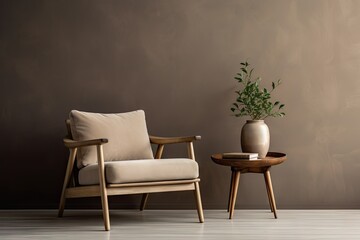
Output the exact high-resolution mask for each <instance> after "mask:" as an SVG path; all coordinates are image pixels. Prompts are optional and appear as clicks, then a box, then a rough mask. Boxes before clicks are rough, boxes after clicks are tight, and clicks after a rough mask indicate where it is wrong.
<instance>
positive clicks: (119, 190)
mask: <svg viewBox="0 0 360 240" xmlns="http://www.w3.org/2000/svg"><path fill="white" fill-rule="evenodd" d="M66 123H67V127H68V137H67V138H64V144H65V146H66V147H67V148H69V151H70V155H69V160H68V164H67V168H66V174H65V180H64V185H63V188H62V192H61V198H60V205H59V212H58V217H62V216H63V212H64V207H65V201H66V199H67V198H81V197H95V196H100V197H101V203H102V212H103V218H104V226H105V230H106V231H109V230H110V217H109V206H108V196H112V195H127V194H141V193H142V194H143V196H142V200H141V205H140V210H141V211H142V210H144V208H145V205H146V202H147V199H148V196H149V193H155V192H172V191H188V190H190V191H194V194H195V198H196V206H197V212H198V217H199V221H200V222H201V223H203V222H204V214H203V209H202V202H201V195H200V186H199V182H200V179H199V178H196V179H190V180H173V181H161V182H139V183H123V184H108V183H106V180H105V179H106V178H105V166H104V154H103V145H104V144H106V143H107V142H108V140H107V139H105V138H101V139H93V140H87V141H74V140H72V136H71V131H69V130H70V129H69V124H70V122H69V120H67V121H66ZM200 139H201V137H200V136H191V137H172V138H163V137H155V136H150V142H151V143H152V144H157V145H158V147H157V150H156V154H155V159H160V158H161V157H162V154H163V151H164V146H165V145H166V144H175V143H186V144H187V149H188V157H189V158H190V159H193V160H194V161H195V154H194V145H193V142H194V141H195V140H200ZM85 146H93V147H96V150H97V159H98V165H99V183H100V184H99V185H90V186H78V185H77V184H76V183H75V182H76V181H74V175H75V170H76V167H74V164H75V159H76V154H77V150H78V148H81V147H85Z"/></svg>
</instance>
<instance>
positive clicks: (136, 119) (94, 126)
mask: <svg viewBox="0 0 360 240" xmlns="http://www.w3.org/2000/svg"><path fill="white" fill-rule="evenodd" d="M70 126H71V133H72V135H73V138H74V140H80V141H82V140H90V139H97V138H107V139H108V140H109V142H108V143H107V144H105V145H104V160H105V161H114V160H116V161H118V160H133V159H153V158H154V157H153V152H152V150H151V145H150V140H149V135H148V132H147V127H146V121H145V113H144V111H142V110H138V111H133V112H127V113H118V114H101V113H89V112H81V111H76V110H72V111H71V112H70ZM94 163H97V154H96V147H94V146H91V147H84V148H80V149H79V150H78V154H77V165H78V167H79V168H82V167H84V166H87V165H90V164H94Z"/></svg>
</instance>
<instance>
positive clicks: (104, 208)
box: [97, 145, 110, 231]
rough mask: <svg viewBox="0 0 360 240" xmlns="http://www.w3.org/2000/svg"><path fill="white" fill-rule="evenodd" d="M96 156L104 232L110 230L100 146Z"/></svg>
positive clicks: (101, 148)
mask: <svg viewBox="0 0 360 240" xmlns="http://www.w3.org/2000/svg"><path fill="white" fill-rule="evenodd" d="M97 155H98V163H99V180H100V194H101V204H102V211H103V218H104V226H105V230H106V231H109V230H110V217H109V204H108V196H107V190H106V181H105V166H104V155H103V147H102V145H98V146H97Z"/></svg>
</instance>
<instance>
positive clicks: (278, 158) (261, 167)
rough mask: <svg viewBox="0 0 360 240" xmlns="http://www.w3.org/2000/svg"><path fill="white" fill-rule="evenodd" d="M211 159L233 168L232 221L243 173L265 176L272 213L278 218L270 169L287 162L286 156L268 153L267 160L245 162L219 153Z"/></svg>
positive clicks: (230, 207)
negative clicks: (224, 156)
mask: <svg viewBox="0 0 360 240" xmlns="http://www.w3.org/2000/svg"><path fill="white" fill-rule="evenodd" d="M211 159H212V160H213V161H214V162H215V163H217V164H220V165H224V166H229V167H231V182H230V191H229V201H228V212H229V219H231V218H232V217H233V214H234V208H235V203H236V196H237V192H238V188H239V181H240V174H241V173H262V174H263V175H264V178H265V185H266V190H267V195H268V198H269V205H270V208H271V211H272V212H273V213H274V217H275V218H277V215H276V202H275V197H274V191H273V187H272V183H271V176H270V168H271V166H274V165H278V164H280V163H282V162H284V161H285V160H286V154H284V153H278V152H268V154H267V155H266V157H265V158H262V159H258V160H244V159H229V158H223V155H222V154H221V153H217V154H214V155H212V156H211Z"/></svg>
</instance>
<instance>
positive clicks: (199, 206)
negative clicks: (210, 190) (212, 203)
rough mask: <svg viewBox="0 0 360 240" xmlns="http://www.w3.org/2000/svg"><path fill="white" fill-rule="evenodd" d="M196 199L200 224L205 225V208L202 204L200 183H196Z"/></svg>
mask: <svg viewBox="0 0 360 240" xmlns="http://www.w3.org/2000/svg"><path fill="white" fill-rule="evenodd" d="M194 184H195V191H194V193H195V198H196V207H197V212H198V216H199V222H200V223H203V222H204V213H203V207H202V202H201V194H200V185H199V182H195V183H194Z"/></svg>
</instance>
